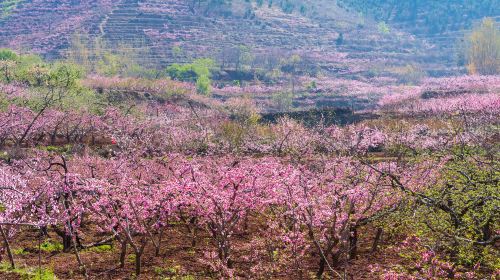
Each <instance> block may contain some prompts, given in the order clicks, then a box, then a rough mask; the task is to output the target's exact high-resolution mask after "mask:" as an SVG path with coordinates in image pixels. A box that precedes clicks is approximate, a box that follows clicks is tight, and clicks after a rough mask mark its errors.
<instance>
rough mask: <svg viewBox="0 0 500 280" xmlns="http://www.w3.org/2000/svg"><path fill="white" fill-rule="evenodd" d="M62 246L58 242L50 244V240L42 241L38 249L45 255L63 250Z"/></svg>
mask: <svg viewBox="0 0 500 280" xmlns="http://www.w3.org/2000/svg"><path fill="white" fill-rule="evenodd" d="M63 248H64V247H63V245H62V244H61V243H59V242H51V241H50V240H46V241H44V242H43V243H42V244H41V245H40V249H41V250H42V251H44V252H47V253H52V252H59V251H62V250H63Z"/></svg>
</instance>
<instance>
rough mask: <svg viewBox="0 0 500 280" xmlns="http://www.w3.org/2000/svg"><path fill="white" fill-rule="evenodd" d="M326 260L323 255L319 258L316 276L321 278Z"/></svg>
mask: <svg viewBox="0 0 500 280" xmlns="http://www.w3.org/2000/svg"><path fill="white" fill-rule="evenodd" d="M325 265H326V261H325V259H324V258H323V257H321V259H320V260H319V268H318V272H316V278H318V279H322V277H323V273H324V272H325Z"/></svg>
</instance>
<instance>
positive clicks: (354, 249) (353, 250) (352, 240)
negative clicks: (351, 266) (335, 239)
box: [349, 226, 358, 260]
mask: <svg viewBox="0 0 500 280" xmlns="http://www.w3.org/2000/svg"><path fill="white" fill-rule="evenodd" d="M357 253H358V229H357V227H356V226H353V227H352V228H351V234H350V235H349V259H350V260H353V259H355V258H356V255H357Z"/></svg>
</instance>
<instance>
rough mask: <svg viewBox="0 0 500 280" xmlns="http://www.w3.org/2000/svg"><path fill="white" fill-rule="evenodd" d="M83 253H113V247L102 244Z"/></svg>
mask: <svg viewBox="0 0 500 280" xmlns="http://www.w3.org/2000/svg"><path fill="white" fill-rule="evenodd" d="M85 251H87V252H95V253H102V252H109V251H113V246H111V245H108V244H103V245H99V246H95V247H91V248H88V249H86V250H85Z"/></svg>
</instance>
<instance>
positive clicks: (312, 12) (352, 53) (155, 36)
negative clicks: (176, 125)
mask: <svg viewBox="0 0 500 280" xmlns="http://www.w3.org/2000/svg"><path fill="white" fill-rule="evenodd" d="M17 2H18V3H17V4H11V5H10V6H9V12H8V13H7V14H5V15H4V16H3V18H2V19H1V20H0V28H1V29H0V30H1V31H0V45H1V46H4V47H14V48H16V49H30V50H34V51H36V52H38V53H41V54H43V55H46V56H48V57H60V56H65V55H66V54H67V52H66V50H67V48H68V46H69V45H70V42H71V38H72V36H73V35H74V34H88V35H89V36H90V38H102V39H104V41H105V42H107V46H108V48H110V49H114V48H116V46H119V45H120V46H124V45H125V46H126V47H127V48H129V49H132V50H144V49H147V52H148V55H147V56H142V60H143V61H141V62H142V64H150V65H152V66H156V67H157V66H158V65H164V64H167V63H171V62H182V61H187V60H190V59H191V58H195V57H200V56H204V57H206V56H212V57H217V59H218V62H219V63H221V64H225V63H227V64H228V65H227V66H228V67H231V65H230V64H231V63H233V64H237V63H238V62H237V61H236V62H235V58H234V57H235V56H237V55H238V52H239V49H240V47H241V46H245V48H246V49H247V50H249V53H251V55H252V56H253V58H254V62H253V63H252V64H257V66H260V67H264V66H265V65H266V64H270V63H273V60H274V61H276V60H277V61H279V59H280V58H281V57H287V56H289V55H291V54H299V55H300V56H301V57H303V58H304V60H306V61H310V62H312V64H314V65H315V66H319V67H320V68H321V69H323V70H324V71H326V72H329V73H332V74H341V75H343V74H348V73H358V72H369V71H374V69H378V68H381V67H384V66H402V65H407V64H414V63H415V64H422V65H423V68H425V69H426V70H428V71H430V72H431V74H438V75H439V74H445V73H448V72H449V70H450V69H451V68H450V67H452V66H453V59H452V56H451V55H450V54H449V53H443V52H440V51H439V50H437V49H435V48H433V46H432V44H430V43H427V42H425V41H423V40H417V39H415V38H414V37H413V36H412V35H410V34H407V33H404V32H401V31H399V30H397V29H392V28H391V29H390V31H385V30H382V31H381V30H380V27H379V26H377V24H376V22H375V21H371V20H369V19H365V18H363V17H361V16H360V15H359V13H358V12H356V11H351V12H349V11H347V10H346V9H344V8H341V7H338V6H337V5H335V4H332V2H331V1H327V0H324V1H315V2H314V4H308V3H307V1H305V2H302V1H296V2H297V3H303V4H300V5H299V4H297V3H295V4H293V2H288V1H287V2H286V3H288V4H289V6H286V5H285V6H283V5H284V4H283V3H281V6H280V5H277V4H275V5H268V4H267V3H264V4H259V3H258V2H259V1H257V3H252V2H247V1H243V0H241V1H239V0H238V1H232V3H231V4H227V3H225V2H224V1H222V2H220V3H219V2H217V1H208V2H201V1H200V2H196V1H179V0H166V1H159V0H146V1H139V0H121V1H104V0H103V1H97V2H96V1H78V2H77V1H71V0H58V1H55V0H52V1H39V0H26V1H17ZM261 2H262V1H261ZM193 3H194V4H193ZM288 4H287V5H288ZM287 7H288V8H287ZM290 7H291V8H290ZM287 9H288V10H287ZM339 38H340V39H339ZM178 49H181V50H182V53H180V54H179V53H175V52H174V51H173V50H178ZM277 53H279V55H277ZM233 66H234V65H233Z"/></svg>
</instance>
